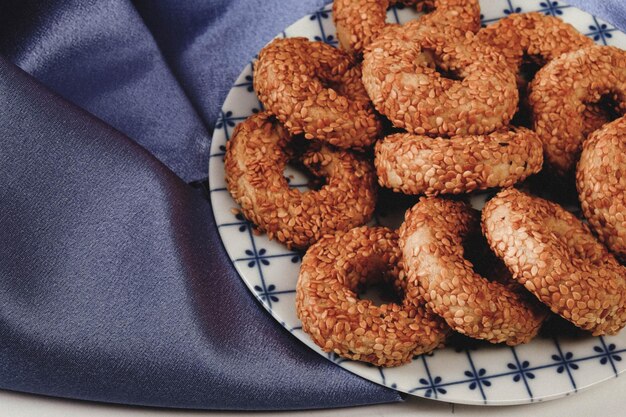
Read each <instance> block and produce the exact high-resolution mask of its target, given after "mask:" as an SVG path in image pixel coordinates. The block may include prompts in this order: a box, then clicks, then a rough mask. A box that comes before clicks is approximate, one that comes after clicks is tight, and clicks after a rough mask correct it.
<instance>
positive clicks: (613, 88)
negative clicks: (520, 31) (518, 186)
mask: <svg viewBox="0 0 626 417" xmlns="http://www.w3.org/2000/svg"><path fill="white" fill-rule="evenodd" d="M530 91H531V93H530V95H529V97H528V101H529V103H530V105H531V107H532V112H533V128H534V130H535V132H537V134H538V135H539V137H540V138H541V140H542V141H543V146H544V153H545V158H546V160H547V162H548V163H549V164H550V165H551V166H552V167H553V168H554V169H555V171H556V172H557V173H559V174H561V175H566V174H568V173H569V172H570V171H571V170H572V169H573V168H574V166H575V164H576V161H577V160H578V157H579V154H580V149H581V145H582V142H583V140H584V139H585V136H584V131H585V126H584V122H583V117H582V116H583V113H584V111H585V108H586V106H585V102H591V103H594V102H598V101H599V100H600V99H601V98H602V96H605V95H613V96H614V97H615V98H616V100H617V105H618V107H619V108H618V111H619V112H621V113H624V112H625V111H626V51H623V50H621V49H618V48H614V47H611V46H590V47H586V48H583V49H579V50H577V51H574V52H570V53H567V54H564V55H561V56H560V57H559V58H556V59H553V60H552V61H550V62H549V63H548V64H547V65H546V66H544V67H543V68H542V69H541V70H539V72H538V73H537V75H536V76H535V78H534V80H533V81H532V82H531V85H530Z"/></svg>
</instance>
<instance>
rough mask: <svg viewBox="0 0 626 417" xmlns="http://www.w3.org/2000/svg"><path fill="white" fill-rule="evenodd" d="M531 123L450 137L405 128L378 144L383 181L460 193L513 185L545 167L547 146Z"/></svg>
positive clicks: (402, 188) (418, 190) (401, 187)
mask: <svg viewBox="0 0 626 417" xmlns="http://www.w3.org/2000/svg"><path fill="white" fill-rule="evenodd" d="M541 146H542V145H541V141H540V140H539V138H538V137H537V135H536V134H535V133H534V132H533V131H531V130H529V129H525V128H518V129H516V130H511V131H507V132H494V133H490V134H488V135H481V136H456V137H452V138H450V139H446V138H440V137H438V138H430V137H428V136H419V135H413V134H410V133H399V134H395V135H391V136H387V137H386V138H385V139H384V140H382V141H379V142H378V143H377V144H376V147H375V159H374V165H375V166H376V173H377V174H378V183H379V184H380V185H381V186H383V187H387V188H391V189H393V190H394V191H396V192H402V193H404V194H426V195H438V194H460V193H468V192H472V191H475V190H484V189H487V188H492V187H507V186H511V185H513V184H515V183H517V182H519V181H523V180H524V179H525V178H526V177H528V176H529V175H531V174H535V173H537V172H539V171H541V167H542V164H543V150H542V147H541Z"/></svg>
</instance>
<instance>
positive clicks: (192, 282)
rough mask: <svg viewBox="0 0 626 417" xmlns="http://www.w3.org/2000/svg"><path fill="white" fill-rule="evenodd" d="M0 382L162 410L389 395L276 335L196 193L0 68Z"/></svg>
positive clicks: (280, 332) (371, 399) (334, 402)
mask: <svg viewBox="0 0 626 417" xmlns="http://www.w3.org/2000/svg"><path fill="white" fill-rule="evenodd" d="M0 108H2V112H0V138H2V144H1V146H0V230H2V231H3V232H2V234H0V388H3V389H10V390H16V391H24V392H32V393H39V394H46V395H52V396H59V397H69V398H78V399H86V400H96V401H106V402H114V403H124V404H139V405H152V406H165V407H184V408H209V409H256V410H260V409H296V408H317V407H336V406H347V405H357V404H368V403H378V402H387V401H397V400H399V396H398V394H397V393H395V392H393V391H391V390H388V389H386V388H383V387H381V386H378V385H375V384H373V383H370V382H368V381H365V380H363V379H361V378H358V377H356V376H353V375H351V374H350V373H348V372H346V371H344V370H342V369H341V368H339V367H337V366H335V365H334V364H332V363H331V362H330V361H328V360H326V359H325V358H323V357H321V356H319V355H318V354H316V353H314V352H313V351H311V350H310V349H309V348H307V347H306V346H304V345H303V344H302V343H301V342H299V341H298V340H297V339H295V338H294V337H293V336H291V335H290V334H289V333H288V332H286V331H285V330H284V329H282V328H281V327H280V326H278V325H277V324H276V323H275V321H274V319H272V318H271V317H270V316H269V314H267V313H266V312H265V311H264V310H263V308H262V307H261V306H260V305H259V304H258V303H257V302H256V300H254V298H253V297H252V295H251V294H250V293H249V292H248V290H247V289H246V288H245V286H244V284H243V283H242V281H241V280H240V278H239V277H238V276H237V273H236V271H235V269H234V268H233V267H232V264H231V263H230V261H229V258H228V256H227V255H226V253H225V251H224V249H223V247H222V245H221V242H220V240H219V236H218V233H217V230H216V227H215V224H214V222H213V214H212V213H211V208H210V204H209V202H208V200H207V197H206V195H205V193H204V192H203V191H202V190H201V189H193V188H192V187H190V186H189V185H187V184H185V183H184V182H183V181H181V180H180V179H179V178H178V177H177V176H176V175H175V174H174V173H172V172H171V171H170V170H169V169H168V168H167V167H166V166H165V165H163V164H162V163H161V162H159V161H158V160H156V159H155V158H154V157H153V156H152V155H150V154H149V153H148V152H147V151H146V150H144V149H143V148H142V147H140V146H138V145H136V144H135V143H133V142H132V141H131V140H130V139H128V138H127V137H125V136H124V135H122V134H121V133H119V132H118V131H116V130H115V129H113V128H111V127H110V126H108V125H107V124H105V123H103V122H102V121H100V120H98V119H96V118H94V117H93V116H91V115H89V114H88V113H87V112H85V111H83V110H81V109H79V108H77V107H75V106H74V105H72V104H70V103H68V102H66V101H65V100H63V99H62V98H60V97H59V96H57V95H54V94H52V93H50V92H49V91H47V90H46V89H45V88H43V87H42V86H41V85H40V84H39V83H37V82H36V81H35V80H33V79H32V78H31V77H29V76H28V75H26V74H24V73H23V72H22V71H20V70H19V69H17V68H16V67H14V66H13V65H12V64H10V63H8V62H7V61H6V60H0Z"/></svg>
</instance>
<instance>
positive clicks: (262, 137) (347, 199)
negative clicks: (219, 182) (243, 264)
mask: <svg viewBox="0 0 626 417" xmlns="http://www.w3.org/2000/svg"><path fill="white" fill-rule="evenodd" d="M290 141H291V137H290V135H289V133H288V132H287V130H286V129H285V128H284V127H283V126H281V125H280V123H279V122H278V121H276V120H275V118H274V117H272V116H270V115H269V114H267V113H259V114H256V115H253V116H250V117H249V118H248V119H247V120H246V121H244V122H242V123H240V124H239V125H237V128H236V129H235V132H234V133H233V136H232V138H231V139H230V140H229V141H228V142H227V143H226V157H225V166H226V185H227V188H228V191H230V193H231V195H232V196H233V198H234V199H235V201H237V203H239V204H240V205H241V208H242V211H243V214H244V215H245V216H246V218H248V219H249V220H250V221H251V222H253V223H254V224H256V225H257V226H258V228H259V230H261V231H264V232H267V235H268V237H269V238H270V239H273V238H276V239H277V240H279V241H280V242H283V243H284V244H286V245H287V246H288V247H290V248H292V247H293V248H306V247H308V246H309V245H311V244H313V243H314V242H316V241H317V240H319V239H320V238H321V237H322V236H324V235H326V234H332V233H334V232H335V231H337V230H348V229H350V228H352V227H355V226H359V225H362V224H364V223H366V222H367V221H368V220H369V219H370V217H371V216H372V213H373V212H374V207H375V205H376V179H375V176H374V169H373V167H372V165H371V163H370V162H368V161H366V160H365V159H363V158H361V157H360V156H357V155H355V154H353V153H351V152H349V151H345V150H332V149H331V148H330V147H328V146H326V145H324V144H321V143H319V142H311V143H310V147H309V149H308V150H307V151H306V152H305V153H304V155H303V156H302V163H303V164H304V165H305V166H307V167H308V168H309V169H310V170H311V171H312V172H313V173H314V174H315V175H316V176H324V177H326V178H327V180H326V184H325V185H324V186H322V188H321V189H320V190H317V191H307V192H301V191H299V190H297V189H295V188H289V185H288V184H287V180H286V179H285V177H284V176H283V171H284V169H285V165H286V164H287V162H288V160H289V156H288V154H287V152H286V150H287V148H288V146H289V142H290Z"/></svg>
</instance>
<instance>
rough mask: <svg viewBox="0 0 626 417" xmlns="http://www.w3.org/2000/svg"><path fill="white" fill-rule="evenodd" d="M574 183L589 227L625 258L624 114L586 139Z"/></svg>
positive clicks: (620, 256)
mask: <svg viewBox="0 0 626 417" xmlns="http://www.w3.org/2000/svg"><path fill="white" fill-rule="evenodd" d="M576 186H577V188H578V195H579V198H580V203H581V206H582V210H583V213H584V215H585V218H586V219H587V220H588V221H589V224H590V225H591V228H592V229H593V230H594V231H595V232H596V233H597V235H598V238H599V239H600V240H601V241H602V242H604V243H605V244H606V245H607V246H608V248H609V249H610V250H611V251H612V252H613V253H615V254H616V255H617V257H618V258H620V259H621V260H623V261H626V117H621V118H619V119H617V120H616V121H614V122H611V123H609V124H607V125H605V126H604V127H603V128H602V129H600V130H596V131H595V132H594V133H592V134H591V135H590V136H589V138H587V140H585V142H584V143H583V150H582V153H581V155H580V161H578V166H577V167H576Z"/></svg>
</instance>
